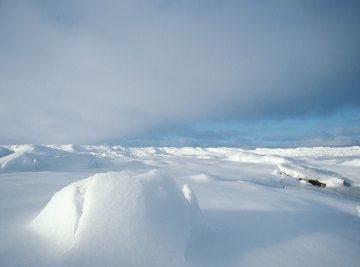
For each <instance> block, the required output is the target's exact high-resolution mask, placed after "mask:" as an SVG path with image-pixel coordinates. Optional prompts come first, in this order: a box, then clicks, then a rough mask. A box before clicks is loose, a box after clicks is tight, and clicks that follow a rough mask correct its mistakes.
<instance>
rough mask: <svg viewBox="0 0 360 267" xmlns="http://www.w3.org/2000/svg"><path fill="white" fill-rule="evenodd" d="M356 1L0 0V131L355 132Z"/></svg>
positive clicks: (216, 137) (184, 142)
mask: <svg viewBox="0 0 360 267" xmlns="http://www.w3.org/2000/svg"><path fill="white" fill-rule="evenodd" d="M359 14H360V2H359V1H347V0H343V1H335V0H312V1H310V0H308V1H305V0H274V1H271V0H270V1H265V0H254V1H250V0H247V1H241V0H239V1H230V0H223V1H215V0H207V1H205V0H123V1H121V0H120V1H106V0H105V1H95V0H89V1H81V0H63V1H45V0H24V1H18V0H0V144H1V145H6V144H23V143H36V144H48V143H51V144H69V143H76V144H108V145H124V146H204V147H206V146H232V147H243V148H254V147H295V146H352V145H360V49H359V47H360V31H359V29H360V15H359Z"/></svg>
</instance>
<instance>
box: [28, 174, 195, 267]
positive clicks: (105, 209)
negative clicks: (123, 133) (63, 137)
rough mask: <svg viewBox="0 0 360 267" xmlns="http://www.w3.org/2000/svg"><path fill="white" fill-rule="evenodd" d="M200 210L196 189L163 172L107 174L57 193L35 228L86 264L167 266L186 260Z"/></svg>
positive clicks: (39, 217) (38, 217)
mask: <svg viewBox="0 0 360 267" xmlns="http://www.w3.org/2000/svg"><path fill="white" fill-rule="evenodd" d="M199 214H201V213H200V209H199V206H198V202H197V200H196V196H195V194H194V192H193V191H192V190H191V188H190V187H189V186H188V185H185V186H184V188H183V193H182V192H181V191H180V190H179V188H178V187H177V185H176V184H175V182H174V181H173V180H172V179H170V178H168V177H164V176H162V175H161V174H159V172H158V171H150V172H148V173H146V174H142V175H138V176H125V175H123V174H121V173H104V174H96V175H94V176H92V177H90V178H87V179H84V180H81V181H79V182H75V183H73V184H70V185H68V186H67V187H65V188H63V189H62V190H60V191H59V192H57V193H56V194H55V195H54V196H53V197H52V199H51V200H50V202H49V203H48V204H47V205H46V207H45V208H44V209H43V210H42V211H41V212H40V214H39V215H38V216H37V217H36V218H35V219H34V220H33V221H32V222H31V228H32V229H34V230H35V231H36V232H37V233H39V234H40V235H42V236H44V237H45V238H46V239H48V240H49V241H51V242H52V243H53V244H56V245H57V247H58V248H60V249H61V250H66V251H70V253H71V251H76V253H74V255H77V257H78V258H77V259H73V260H78V261H80V262H81V264H84V263H85V264H86V263H87V262H91V263H92V266H94V261H96V260H98V261H99V260H100V259H101V260H102V261H101V262H97V263H96V262H95V265H96V264H98V266H100V265H102V266H111V265H116V266H166V265H167V264H169V263H170V262H175V263H182V262H183V261H184V251H185V249H186V245H187V241H188V239H189V238H190V236H191V234H192V231H193V229H195V227H196V225H198V223H199ZM82 253H84V254H83V255H86V257H81V256H79V255H82ZM89 255H91V256H90V258H89ZM171 265H172V264H171ZM180 265H181V264H180Z"/></svg>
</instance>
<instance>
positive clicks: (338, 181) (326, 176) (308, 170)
mask: <svg viewBox="0 0 360 267" xmlns="http://www.w3.org/2000/svg"><path fill="white" fill-rule="evenodd" d="M277 168H278V173H279V174H283V175H286V176H289V177H292V178H295V179H297V180H299V181H304V182H309V183H311V184H313V185H318V186H327V187H339V186H343V185H348V181H345V180H344V178H342V177H341V176H339V175H337V174H336V173H334V172H332V171H329V170H326V169H316V168H312V167H304V166H299V165H294V164H279V165H278V167H277Z"/></svg>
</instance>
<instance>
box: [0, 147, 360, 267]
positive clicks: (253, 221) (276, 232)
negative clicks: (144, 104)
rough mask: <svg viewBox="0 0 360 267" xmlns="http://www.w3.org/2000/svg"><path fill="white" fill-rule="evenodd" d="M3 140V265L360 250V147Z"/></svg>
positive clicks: (180, 261) (205, 262)
mask: <svg viewBox="0 0 360 267" xmlns="http://www.w3.org/2000/svg"><path fill="white" fill-rule="evenodd" d="M312 150H313V154H312V153H311V151H312ZM0 151H5V152H3V154H2V156H1V155H0V163H1V164H0V166H1V169H0V200H1V201H0V214H1V217H0V235H1V236H2V239H1V240H0V266H33V267H35V266H36V267H43V266H46V267H49V266H57V267H61V266H77V267H78V266H86V267H92V266H110V267H111V266H186V267H197V266H225V267H226V266H229V267H235V266H326V267H328V266H350V267H352V266H354V267H355V266H358V262H359V260H360V257H359V253H358V252H359V251H360V219H359V218H360V217H359V216H360V215H359V214H360V212H359V207H360V201H359V200H360V187H359V186H358V185H359V184H360V183H359V182H360V177H359V175H358V174H359V173H360V169H359V166H357V164H351V165H347V162H354V163H356V161H357V160H359V159H360V148H356V147H352V148H341V149H340V148H337V149H331V148H314V149H289V150H269V149H257V150H242V149H235V148H180V149H177V148H122V147H107V146H78V145H62V146H55V145H47V146H46V145H21V146H20V145H19V146H6V147H4V149H2V150H0ZM304 151H305V152H304ZM27 158H30V160H26V159H27ZM34 160H35V163H34ZM306 179H308V180H309V179H311V180H317V181H320V182H322V183H325V184H326V187H318V186H313V185H312V184H310V183H307V182H306Z"/></svg>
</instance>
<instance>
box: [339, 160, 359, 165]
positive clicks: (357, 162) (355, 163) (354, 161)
mask: <svg viewBox="0 0 360 267" xmlns="http://www.w3.org/2000/svg"><path fill="white" fill-rule="evenodd" d="M342 165H345V166H354V167H360V159H353V160H348V161H345V162H343V163H342Z"/></svg>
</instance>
